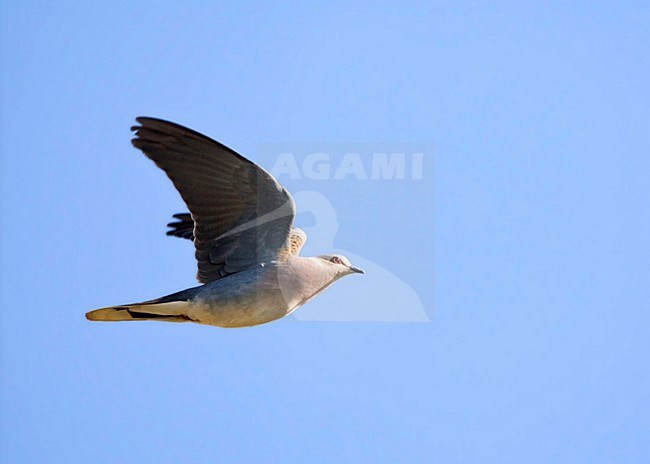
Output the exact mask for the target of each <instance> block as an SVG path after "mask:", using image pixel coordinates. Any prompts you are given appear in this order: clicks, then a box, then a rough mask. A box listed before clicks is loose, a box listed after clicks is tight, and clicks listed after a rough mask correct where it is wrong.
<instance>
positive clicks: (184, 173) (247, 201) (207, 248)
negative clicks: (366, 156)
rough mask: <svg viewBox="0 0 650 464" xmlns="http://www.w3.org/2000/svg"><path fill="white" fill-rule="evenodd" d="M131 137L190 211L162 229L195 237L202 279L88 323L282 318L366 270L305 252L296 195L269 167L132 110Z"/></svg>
mask: <svg viewBox="0 0 650 464" xmlns="http://www.w3.org/2000/svg"><path fill="white" fill-rule="evenodd" d="M137 122H138V123H139V125H138V126H134V127H133V128H132V130H133V131H134V132H135V137H134V138H133V139H132V143H133V145H134V146H135V147H136V148H138V149H140V150H141V151H142V152H143V153H144V154H145V155H146V156H147V157H148V158H149V159H151V160H152V161H153V162H154V163H155V164H156V165H157V166H158V167H159V168H161V169H162V170H163V171H164V172H165V173H166V174H167V176H168V177H169V179H170V180H171V181H172V183H173V184H174V186H175V187H176V189H177V190H178V192H179V193H180V195H181V197H182V198H183V200H184V201H185V204H186V205H187V207H188V209H189V211H190V212H189V213H179V214H176V215H174V218H175V221H174V222H171V223H170V224H169V227H170V230H169V231H168V232H167V235H172V236H176V237H181V238H186V239H189V240H191V241H192V242H193V243H194V249H195V253H194V254H195V257H196V261H197V267H198V272H197V279H198V280H199V282H200V283H201V284H202V285H200V286H198V287H193V288H189V289H186V290H183V291H180V292H176V293H173V294H171V295H167V296H164V297H161V298H157V299H154V300H149V301H145V302H141V303H135V304H129V305H121V306H110V307H106V308H101V309H97V310H94V311H91V312H89V313H87V314H86V317H87V318H88V319H89V320H93V321H134V320H159V321H168V322H188V321H191V322H197V323H202V324H210V325H217V326H221V327H242V326H250V325H258V324H262V323H265V322H269V321H272V320H275V319H279V318H281V317H283V316H285V315H287V314H289V313H290V312H292V311H294V310H295V309H296V308H297V307H298V306H300V305H302V304H303V303H305V302H306V301H308V300H309V299H311V298H312V297H313V296H315V295H316V294H317V293H319V292H320V291H322V290H324V289H325V288H327V287H328V286H329V285H331V284H332V283H333V282H335V281H336V280H338V279H339V278H340V277H342V276H344V275H347V274H350V273H353V272H363V271H361V270H360V269H357V268H354V267H353V266H351V265H350V263H349V261H347V259H346V258H345V257H343V256H338V255H334V256H321V257H312V258H308V257H302V256H299V252H300V249H301V248H302V246H303V245H304V243H305V241H306V239H307V236H306V235H305V233H304V232H303V231H302V230H300V229H298V228H296V227H293V219H294V216H295V204H294V201H293V198H292V197H291V195H290V194H289V192H287V191H286V190H285V189H284V188H283V187H282V186H281V185H280V184H279V183H278V182H277V181H276V180H275V179H274V178H273V177H272V176H271V175H270V174H269V173H267V172H266V171H265V170H264V169H262V168H261V167H259V166H258V165H256V164H255V163H253V162H251V161H249V160H247V159H246V158H244V157H242V156H241V155H239V154H238V153H236V152H234V151H233V150H231V149H229V148H227V147H226V146H224V145H222V144H220V143H219V142H216V141H214V140H212V139H210V138H208V137H206V136H204V135H202V134H199V133H198V132H195V131H193V130H191V129H187V128H185V127H182V126H179V125H177V124H174V123H171V122H167V121H162V120H159V119H154V118H144V117H141V118H137Z"/></svg>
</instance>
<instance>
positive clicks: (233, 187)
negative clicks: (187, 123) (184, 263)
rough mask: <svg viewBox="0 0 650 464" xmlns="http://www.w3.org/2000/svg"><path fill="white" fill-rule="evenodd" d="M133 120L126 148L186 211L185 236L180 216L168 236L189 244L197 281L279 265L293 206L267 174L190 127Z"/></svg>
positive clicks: (286, 239) (182, 219)
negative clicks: (168, 184)
mask: <svg viewBox="0 0 650 464" xmlns="http://www.w3.org/2000/svg"><path fill="white" fill-rule="evenodd" d="M136 120H137V121H138V123H140V125H139V126H134V127H133V128H132V130H133V131H135V138H133V140H132V143H133V145H134V146H135V147H136V148H138V149H140V150H141V151H142V152H143V153H144V154H145V155H146V156H147V157H148V158H150V159H151V160H152V161H154V163H156V165H157V166H158V167H159V168H161V169H162V170H163V171H165V173H166V174H167V176H168V177H169V178H170V179H171V181H172V183H173V184H174V186H175V187H176V189H177V190H178V192H179V193H180V195H181V197H182V198H183V200H184V201H185V204H186V205H187V207H188V209H189V210H190V219H191V220H192V223H193V229H192V234H191V235H189V230H188V228H187V226H188V225H189V221H188V220H187V219H188V218H187V217H186V216H183V217H177V219H179V221H176V223H170V227H172V230H170V231H168V234H169V235H174V236H178V237H185V238H190V237H192V238H193V241H194V247H195V256H196V260H197V264H198V274H197V278H198V280H199V281H200V282H203V283H207V282H211V281H213V280H216V279H219V278H221V277H224V276H226V275H230V274H233V273H235V272H239V271H242V270H244V269H248V268H250V267H253V266H256V265H258V264H259V263H264V262H268V261H271V260H275V259H283V257H284V253H286V250H288V249H289V248H290V243H289V232H290V230H291V226H292V224H293V217H294V215H295V205H294V202H293V199H292V198H291V195H289V193H288V192H287V191H286V190H285V189H284V188H283V187H282V186H281V185H280V184H279V183H278V182H277V181H276V180H275V179H274V178H273V177H272V176H271V175H270V174H269V173H267V172H266V171H265V170H264V169H262V168H261V167H259V166H257V165H256V164H255V163H253V162H251V161H249V160H247V159H246V158H244V157H242V156H241V155H239V154H238V153H236V152H235V151H233V150H231V149H229V148H228V147H226V146H224V145H222V144H220V143H219V142H216V141H214V140H212V139H210V138H208V137H206V136H204V135H202V134H199V133H198V132H195V131H193V130H191V129H188V128H185V127H183V126H179V125H177V124H174V123H170V122H167V121H162V120H159V119H153V118H137V119H136ZM175 224H176V225H175Z"/></svg>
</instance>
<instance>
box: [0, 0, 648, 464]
mask: <svg viewBox="0 0 650 464" xmlns="http://www.w3.org/2000/svg"><path fill="white" fill-rule="evenodd" d="M294 3H295V2H291V3H289V2H287V3H286V4H285V5H274V6H270V5H269V4H268V2H267V3H241V2H231V3H229V4H220V3H217V2H208V1H205V2H165V1H156V2H132V1H129V2H122V1H117V2H102V4H100V3H99V2H58V3H52V4H46V3H43V2H33V1H21V2H18V1H15V2H7V1H5V2H3V3H2V7H1V11H0V16H1V18H2V26H1V29H2V32H1V33H2V40H1V42H2V53H1V56H2V58H1V60H2V63H1V67H0V73H1V74H0V75H1V79H2V80H1V82H2V115H1V123H2V133H1V141H2V161H1V163H2V164H1V170H2V197H1V202H2V203H1V212H2V249H1V253H2V287H1V288H2V302H1V317H2V319H1V330H2V341H1V344H2V387H1V390H0V393H1V397H2V403H1V411H2V413H1V414H0V416H1V417H0V420H1V422H2V428H1V441H0V457H1V460H2V462H3V463H4V462H6V463H18V462H30V463H52V462H66V463H70V462H72V463H77V462H78V463H87V462H93V463H115V462H127V463H130V462H133V463H148V462H151V463H168V462H169V463H175V462H187V463H206V462H386V463H395V462H404V463H412V462H427V463H429V462H440V463H476V462H481V463H490V462H494V463H504V462H526V463H548V462H555V463H571V464H573V463H582V462H584V463H611V462H646V461H647V459H648V455H649V454H650V445H648V443H650V440H648V430H649V429H650V419H649V417H650V398H649V393H648V392H650V374H649V373H648V368H647V364H648V358H649V357H650V343H649V339H648V329H649V324H650V303H649V302H650V242H649V241H648V231H649V229H650V219H649V218H650V214H649V208H648V206H649V205H650V188H649V187H648V178H649V173H650V157H649V156H648V154H649V149H650V132H649V129H650V90H649V87H648V82H650V65H649V56H648V50H650V28H649V27H648V24H649V23H650V8H649V7H648V4H647V2H618V3H617V6H615V7H610V6H607V3H606V2H605V3H600V4H599V5H594V4H593V2H571V3H569V4H562V5H559V4H558V5H557V6H550V5H544V6H541V5H542V3H541V2H528V6H525V5H522V4H521V2H501V3H500V4H499V6H486V5H481V4H477V2H457V1H453V2H419V3H418V2H403V3H400V4H399V5H397V4H393V5H391V4H387V3H375V2H363V1H351V2H335V3H328V4H327V5H326V4H325V2H307V3H301V4H300V5H296V4H294ZM538 5H539V6H538ZM138 115H150V116H158V117H162V118H167V119H171V120H174V121H177V122H180V123H183V124H185V125H188V126H190V127H193V128H195V129H197V130H200V131H202V132H205V133H207V134H209V135H211V136H213V137H215V138H218V139H219V140H220V141H222V142H223V143H226V144H228V145H230V146H232V147H233V148H235V149H237V150H238V151H240V152H241V153H243V154H245V155H247V156H249V157H251V158H252V159H254V160H255V161H257V162H259V163H260V164H262V165H264V166H266V167H267V168H270V167H271V165H272V164H273V162H274V158H273V157H272V155H270V154H268V153H267V152H265V150H264V149H263V148H264V147H268V146H270V145H268V144H281V145H282V146H289V147H299V146H300V147H302V146H305V145H304V144H307V146H310V145H309V144H325V145H326V146H333V145H327V144H337V143H343V144H350V145H345V146H355V145H354V144H374V145H379V146H382V144H383V143H392V144H397V145H398V146H399V144H409V143H410V144H415V145H418V144H421V145H422V146H430V145H432V146H433V147H434V150H433V151H434V153H431V152H428V153H427V157H426V160H425V161H426V163H425V170H424V175H423V178H422V179H421V180H420V181H419V182H415V181H413V180H408V179H406V180H404V181H403V182H399V181H396V180H393V181H390V180H389V181H372V180H368V181H365V182H363V181H358V182H357V181H354V180H346V181H345V182H341V183H339V184H337V183H336V182H334V181H333V180H332V181H314V182H311V181H309V180H306V179H301V180H292V179H284V180H283V183H285V185H286V186H287V187H288V188H289V189H290V190H291V191H292V192H298V191H303V190H309V191H312V192H319V193H321V194H322V195H324V196H325V197H326V198H327V199H328V201H329V202H330V203H331V205H332V207H333V209H334V210H335V211H336V214H337V220H338V230H337V232H336V236H335V238H334V239H333V240H334V241H333V243H332V241H331V240H332V239H329V240H330V241H329V244H328V245H330V246H334V247H335V248H336V249H342V250H346V251H349V252H351V253H353V254H354V255H355V256H357V257H360V259H364V260H366V261H369V262H371V263H374V264H373V265H374V266H375V268H377V269H379V270H382V269H383V270H386V272H389V273H390V276H392V277H395V278H396V279H393V280H394V281H395V282H399V283H400V284H404V285H406V286H408V287H409V288H411V289H413V290H414V291H415V292H416V293H417V295H418V296H419V298H420V300H421V304H422V305H423V308H424V309H425V310H426V313H427V315H428V317H429V318H430V319H431V322H428V323H414V322H400V323H396V322H377V321H374V322H373V321H367V322H341V321H334V322H333V321H329V322H325V321H313V320H311V321H307V320H298V319H296V318H293V317H292V318H288V319H286V320H282V321H279V322H276V323H272V324H268V325H265V326H260V327H257V328H252V329H244V330H223V329H219V328H215V327H208V326H199V325H192V324H182V325H174V324H167V325H165V324H163V323H141V324H126V323H125V324H92V323H89V322H87V321H86V320H85V319H84V317H83V314H84V312H85V311H87V310H89V309H93V308H96V307H99V306H104V305H108V304H120V303H127V302H131V301H134V300H135V301H137V300H142V299H147V298H152V297H156V296H159V295H162V294H165V293H170V292H172V291H176V290H180V289H182V288H185V287H188V286H192V285H194V284H195V281H194V277H193V276H194V273H195V264H194V261H193V256H192V251H191V245H190V244H189V243H184V242H182V241H180V240H174V239H171V238H168V237H165V236H164V234H163V230H164V224H165V223H166V222H167V220H168V218H169V215H170V214H172V213H174V212H177V211H182V210H183V205H182V203H181V201H180V199H179V197H178V196H177V194H176V192H175V191H174V189H173V187H172V186H171V184H170V183H169V182H168V181H167V179H166V178H165V177H164V175H162V173H161V172H160V171H158V170H157V169H156V168H155V166H154V165H153V164H152V163H151V162H150V161H148V160H147V159H145V157H144V156H142V155H141V154H139V153H138V152H137V151H136V150H134V149H133V148H131V147H130V145H129V138H130V133H129V131H128V127H129V126H130V125H131V124H132V122H133V119H134V117H135V116H138ZM300 144H303V145H300ZM314 146H315V145H314ZM434 198H435V200H434ZM422 212H424V214H423V213H422ZM304 220H305V224H306V225H307V226H308V225H309V220H310V218H309V217H307V218H304ZM311 220H313V218H312V219H311ZM398 225H399V227H400V228H401V230H400V229H399V228H398ZM318 229H319V228H316V227H315V228H313V230H311V231H310V236H311V240H310V247H311V248H310V249H309V252H310V253H315V254H320V253H325V252H327V251H330V250H326V249H319V248H318V245H319V244H323V243H324V244H327V243H326V242H327V241H328V239H327V238H323V237H318V236H317V235H315V234H317V233H318V232H317V231H318ZM373 275H380V274H377V273H375V274H373ZM392 277H391V279H392ZM364 278H367V279H372V278H373V277H372V275H371V273H369V274H368V275H367V276H365V277H359V276H353V277H349V278H347V279H348V280H346V281H343V282H340V283H339V284H337V285H336V286H334V287H332V288H331V289H330V290H328V292H327V293H326V295H323V298H322V299H320V298H319V299H316V300H314V301H313V302H312V303H310V304H309V306H308V307H305V308H304V311H308V310H312V311H321V312H323V311H325V312H327V310H328V308H332V310H337V311H338V310H341V308H364V310H365V311H367V310H368V308H369V307H370V306H371V305H370V304H369V303H368V302H369V301H373V298H374V299H375V300H376V299H377V298H375V296H376V295H369V292H368V290H367V289H368V288H369V286H368V285H369V284H367V282H373V281H372V280H367V281H363V282H366V283H361V282H362V279H364ZM389 281H390V279H388V280H386V282H389ZM357 284H358V285H357ZM383 287H385V288H383V289H382V290H383V291H386V289H387V288H388V289H390V288H392V287H391V286H390V285H383ZM381 300H382V301H384V304H387V303H386V301H387V300H386V299H385V298H381ZM370 309H372V308H370ZM384 309H385V308H384ZM408 309H410V307H409V308H404V311H406V310H408ZM366 313H367V312H366ZM305 314H308V313H305Z"/></svg>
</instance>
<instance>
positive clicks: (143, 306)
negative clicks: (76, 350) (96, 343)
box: [86, 300, 191, 322]
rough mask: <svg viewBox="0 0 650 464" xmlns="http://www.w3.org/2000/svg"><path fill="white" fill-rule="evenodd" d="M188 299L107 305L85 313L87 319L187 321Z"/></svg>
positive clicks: (108, 320) (109, 320)
mask: <svg viewBox="0 0 650 464" xmlns="http://www.w3.org/2000/svg"><path fill="white" fill-rule="evenodd" d="M188 307H189V302H188V301H168V302H156V301H155V300H154V301H147V302H144V303H135V304H130V305H123V306H108V307H106V308H100V309H95V310H94V311H90V312H87V313H86V319H88V320H89V321H104V322H115V321H147V320H156V321H166V322H188V321H191V319H190V318H189V317H188V315H187V310H188Z"/></svg>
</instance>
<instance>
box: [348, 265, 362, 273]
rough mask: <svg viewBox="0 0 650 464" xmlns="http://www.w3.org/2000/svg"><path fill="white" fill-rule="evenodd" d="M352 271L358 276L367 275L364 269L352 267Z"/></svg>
mask: <svg viewBox="0 0 650 464" xmlns="http://www.w3.org/2000/svg"><path fill="white" fill-rule="evenodd" d="M350 270H351V271H352V272H356V273H357V274H365V271H364V270H363V269H359V268H358V267H354V266H350Z"/></svg>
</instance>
